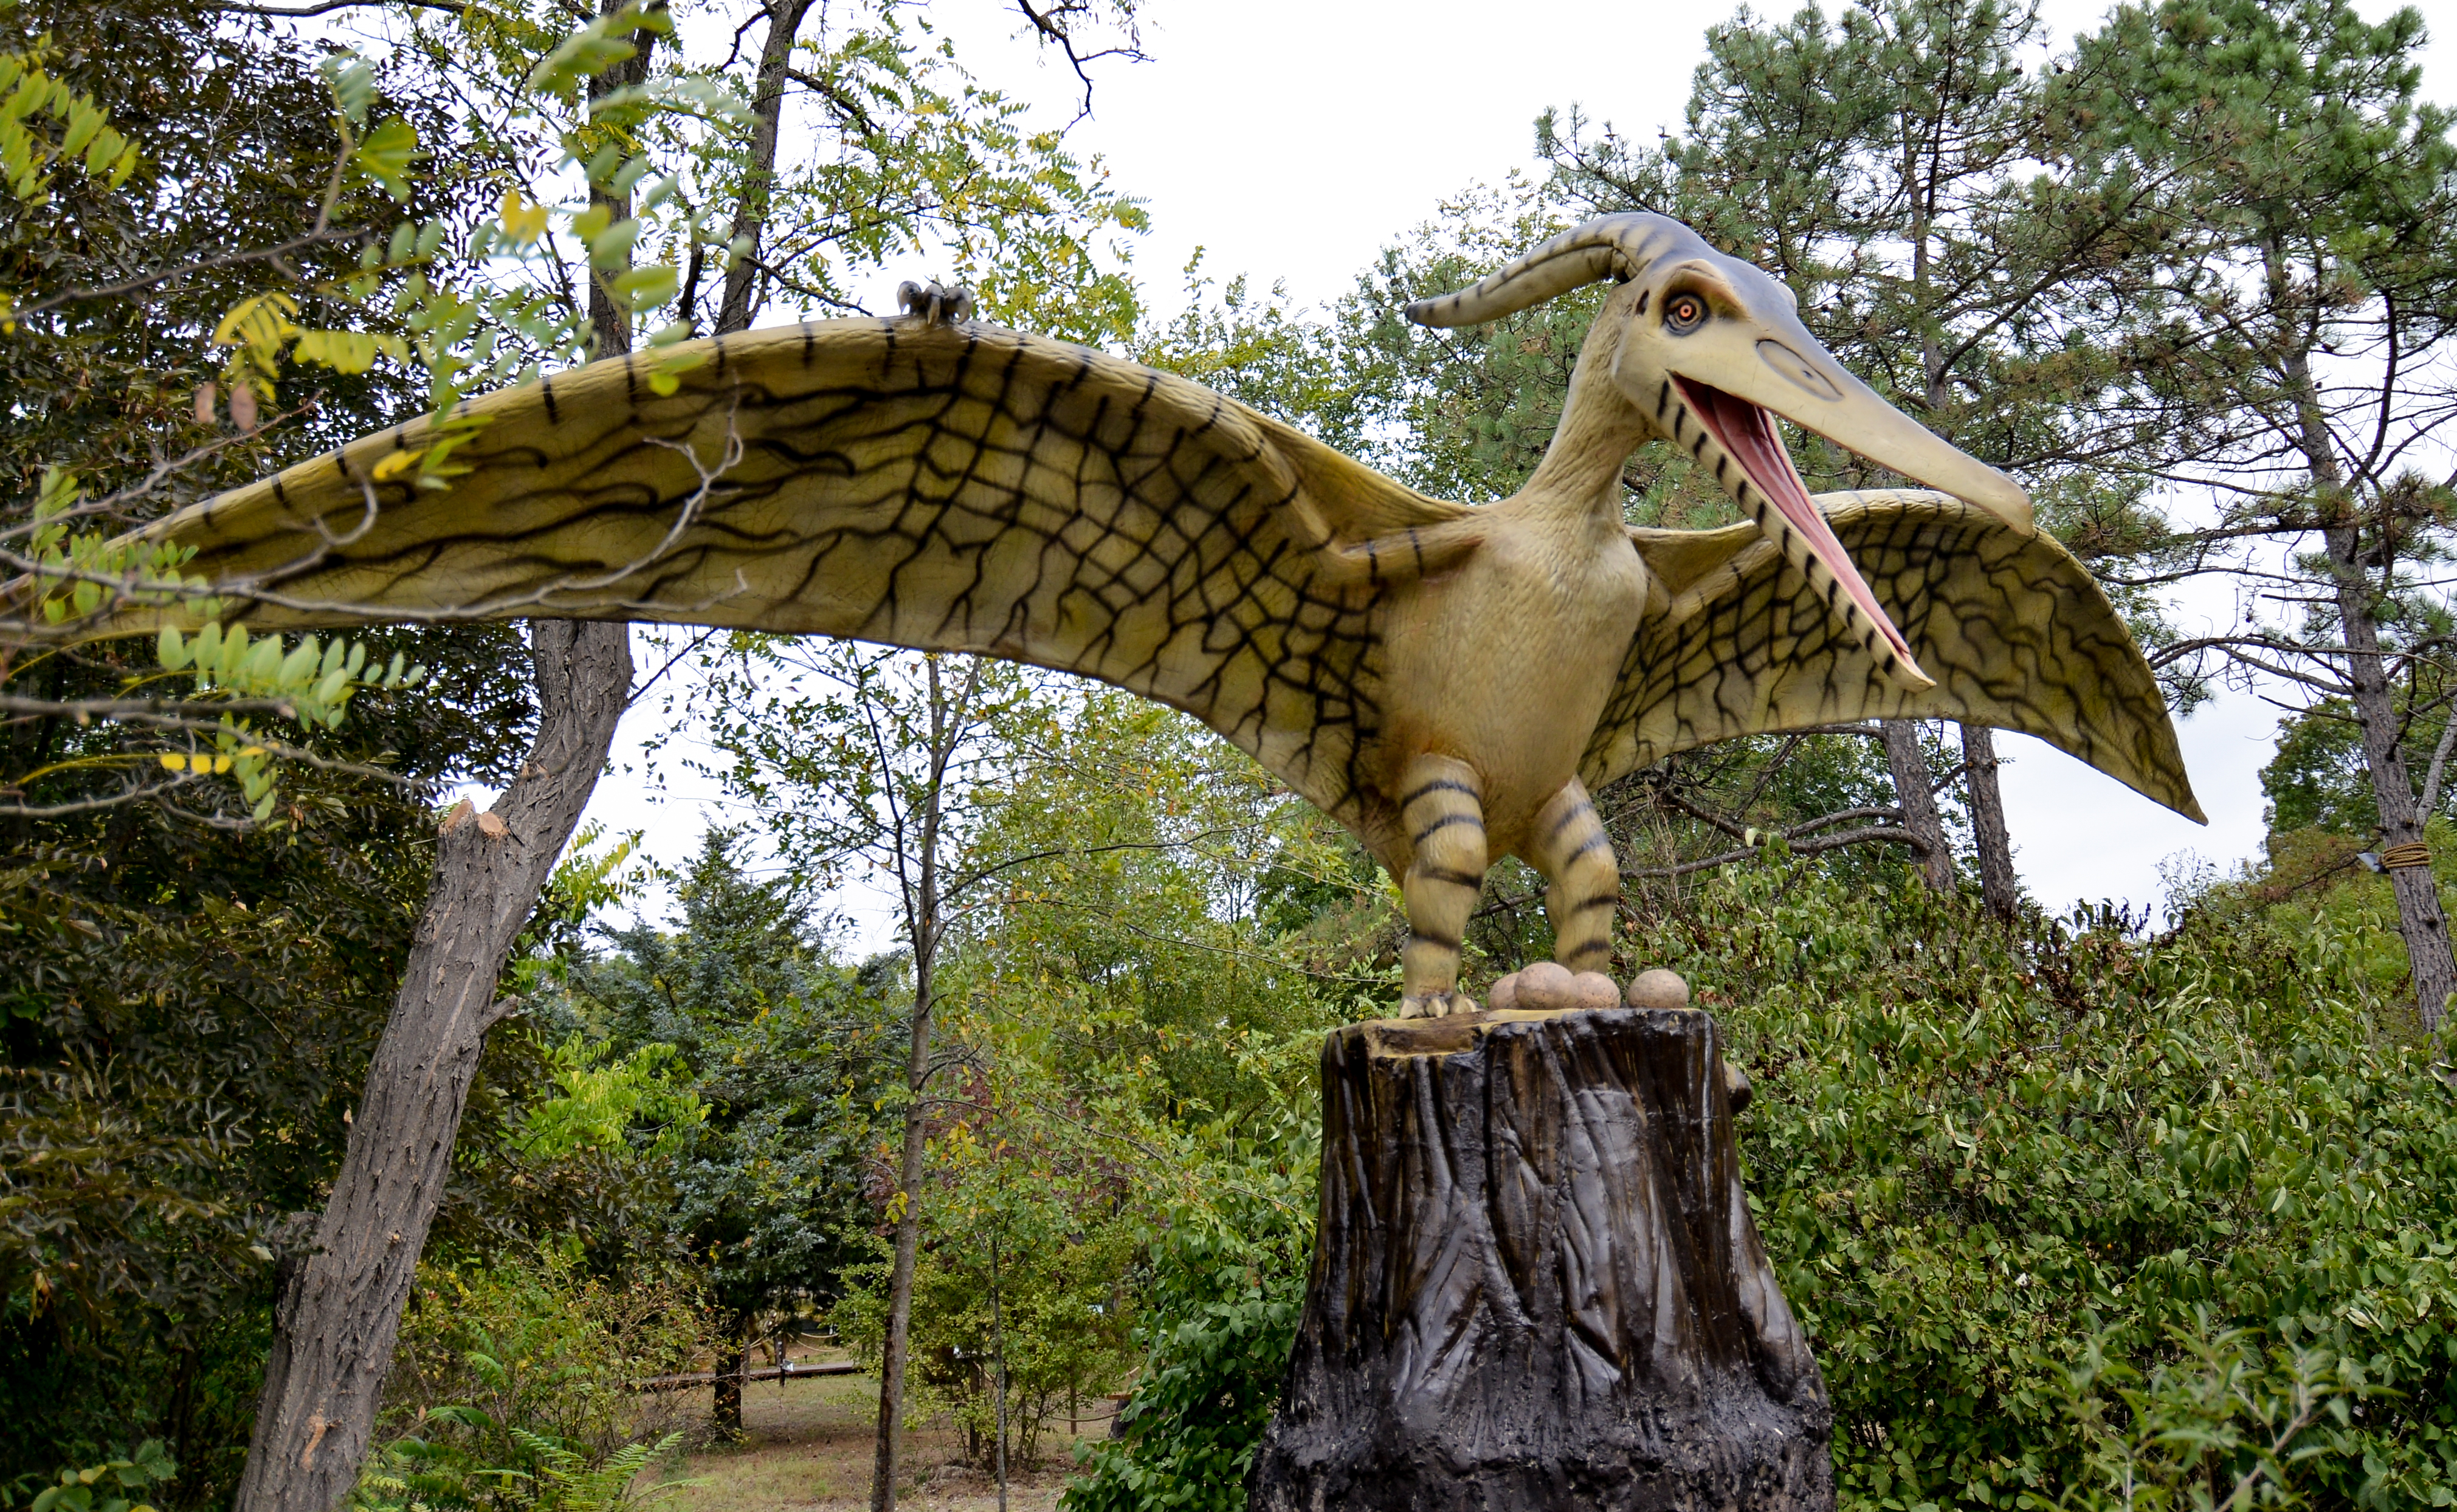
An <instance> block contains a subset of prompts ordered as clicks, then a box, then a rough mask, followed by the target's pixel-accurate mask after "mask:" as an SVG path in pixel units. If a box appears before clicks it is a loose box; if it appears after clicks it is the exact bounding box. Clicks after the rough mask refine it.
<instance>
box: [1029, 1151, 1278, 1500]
mask: <svg viewBox="0 0 2457 1512" xmlns="http://www.w3.org/2000/svg"><path fill="white" fill-rule="evenodd" d="M1312 1133H1313V1131H1312V1126H1311V1110H1308V1111H1307V1114H1306V1121H1305V1123H1303V1124H1301V1125H1300V1124H1296V1123H1294V1122H1292V1121H1285V1120H1284V1121H1283V1123H1282V1125H1281V1129H1280V1132H1279V1133H1278V1134H1277V1136H1276V1137H1273V1138H1270V1139H1268V1140H1264V1141H1259V1142H1257V1141H1250V1140H1249V1141H1241V1142H1233V1143H1230V1144H1229V1145H1228V1146H1227V1147H1226V1148H1225V1149H1224V1150H1223V1151H1222V1153H1221V1154H1220V1155H1218V1156H1217V1157H1216V1165H1215V1169H1214V1170H1213V1171H1212V1172H1211V1173H1209V1179H1208V1180H1207V1181H1206V1182H1205V1183H1204V1184H1205V1185H1206V1186H1207V1187H1208V1188H1209V1189H1210V1190H1211V1191H1212V1192H1213V1193H1214V1194H1215V1200H1214V1201H1213V1202H1212V1203H1211V1204H1210V1205H1208V1206H1205V1207H1202V1208H1182V1209H1181V1210H1180V1211H1178V1212H1176V1213H1175V1214H1173V1215H1171V1216H1170V1220H1169V1222H1168V1223H1167V1226H1166V1227H1164V1228H1162V1229H1160V1230H1159V1231H1157V1232H1156V1233H1154V1234H1152V1235H1150V1236H1148V1238H1147V1240H1146V1245H1145V1266H1146V1277H1145V1280H1146V1287H1145V1290H1146V1297H1145V1301H1144V1321H1143V1324H1142V1326H1141V1327H1140V1328H1138V1329H1137V1331H1136V1340H1137V1342H1138V1343H1140V1344H1141V1345H1142V1346H1143V1347H1144V1348H1145V1350H1146V1352H1147V1353H1148V1357H1149V1358H1148V1359H1147V1361H1146V1366H1145V1369H1144V1374H1143V1376H1142V1378H1141V1379H1138V1380H1137V1381H1136V1383H1135V1389H1134V1393H1133V1395H1132V1396H1131V1397H1130V1398H1128V1399H1127V1401H1126V1405H1125V1409H1124V1410H1123V1411H1122V1412H1121V1413H1120V1414H1119V1420H1118V1429H1119V1437H1116V1438H1113V1439H1111V1440H1108V1441H1106V1442H1103V1443H1098V1444H1094V1445H1091V1446H1090V1447H1089V1448H1088V1449H1087V1450H1085V1451H1084V1453H1083V1454H1082V1456H1081V1459H1082V1463H1083V1474H1082V1475H1081V1476H1079V1477H1078V1478H1077V1479H1076V1480H1075V1481H1073V1482H1072V1483H1070V1484H1069V1485H1068V1486H1067V1488H1066V1493H1065V1497H1064V1500H1063V1502H1062V1503H1061V1505H1062V1506H1063V1507H1064V1508H1066V1512H1130V1509H1137V1508H1161V1507H1167V1508H1172V1509H1179V1508H1182V1509H1186V1512H1242V1509H1243V1508H1244V1507H1245V1505H1246V1469H1247V1466H1248V1465H1249V1464H1250V1463H1251V1462H1252V1461H1253V1458H1254V1452H1255V1450H1256V1449H1257V1448H1259V1447H1260V1446H1261V1444H1262V1439H1263V1429H1264V1427H1265V1426H1266V1425H1267V1424H1269V1423H1270V1419H1271V1413H1272V1411H1273V1409H1274V1408H1276V1407H1277V1406H1278V1405H1279V1400H1280V1388H1281V1384H1282V1382H1283V1380H1284V1379H1285V1378H1286V1377H1287V1375H1288V1368H1289V1352H1290V1349H1292V1348H1294V1347H1295V1343H1296V1331H1297V1317H1298V1314H1299V1312H1300V1311H1301V1310H1302V1308H1303V1307H1304V1305H1305V1276H1306V1263H1307V1258H1308V1252H1309V1250H1310V1249H1311V1246H1312V1243H1313V1230H1314V1216H1315V1205H1314V1184H1315V1170H1314V1161H1315V1158H1316V1150H1317V1144H1316V1141H1315V1139H1314V1138H1313V1137H1312Z"/></svg>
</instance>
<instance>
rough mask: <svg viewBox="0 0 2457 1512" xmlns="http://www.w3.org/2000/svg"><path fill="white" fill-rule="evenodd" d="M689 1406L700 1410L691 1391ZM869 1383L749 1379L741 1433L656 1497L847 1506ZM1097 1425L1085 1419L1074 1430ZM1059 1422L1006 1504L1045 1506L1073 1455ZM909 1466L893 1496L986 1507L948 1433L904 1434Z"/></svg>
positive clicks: (990, 1493)
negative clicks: (1038, 1462) (677, 1486)
mask: <svg viewBox="0 0 2457 1512" xmlns="http://www.w3.org/2000/svg"><path fill="white" fill-rule="evenodd" d="M698 1407H699V1411H700V1412H701V1413H702V1414H703V1415H705V1414H706V1413H707V1411H708V1410H709V1401H708V1396H707V1394H706V1393H701V1394H700V1396H699V1400H698ZM877 1422H878V1381H877V1379H873V1378H871V1377H866V1376H824V1377H820V1378H818V1379H805V1380H787V1381H759V1382H754V1383H753V1384H751V1385H750V1386H747V1387H745V1388H744V1390H743V1393H742V1426H743V1431H744V1434H745V1436H746V1437H745V1440H744V1441H743V1442H741V1443H738V1444H730V1445H725V1446H722V1447H718V1448H713V1449H710V1450H707V1451H705V1452H703V1453H699V1454H694V1455H692V1456H691V1457H690V1458H689V1459H688V1460H686V1461H684V1463H683V1466H682V1468H681V1471H680V1474H681V1475H683V1476H685V1477H687V1478H689V1479H691V1480H693V1481H698V1482H699V1483H698V1484H696V1485H693V1486H690V1487H687V1488H686V1489H684V1490H683V1491H681V1492H680V1493H679V1494H677V1495H676V1496H675V1497H674V1498H673V1500H671V1502H667V1503H666V1506H667V1507H668V1508H669V1509H671V1512H786V1509H788V1508H791V1509H795V1512H801V1509H810V1508H816V1509H821V1512H854V1509H857V1508H865V1507H867V1506H868V1505H869V1504H870V1466H871V1459H872V1456H873V1454H874V1453H875V1452H876V1451H875V1448H874V1445H875V1444H876V1441H877V1440H876V1438H875V1437H874V1435H875V1432H876V1425H877ZM1101 1431H1102V1430H1101V1426H1100V1425H1097V1424H1086V1425H1085V1432H1084V1436H1085V1437H1086V1438H1091V1437H1096V1436H1097V1435H1098V1434H1099V1433H1100V1432H1101ZM1070 1441H1071V1440H1069V1439H1068V1438H1067V1434H1066V1424H1065V1423H1063V1422H1058V1423H1053V1424H1051V1425H1050V1426H1049V1427H1048V1428H1047V1429H1046V1430H1044V1431H1043V1435H1042V1444H1043V1463H1042V1468H1041V1469H1040V1470H1039V1472H1037V1473H1022V1472H1018V1473H1016V1474H1014V1475H1011V1476H1010V1477H1009V1478H1008V1481H1007V1507H1008V1509H1009V1512H1055V1508H1056V1507H1057V1505H1058V1495H1059V1492H1060V1491H1061V1490H1063V1488H1064V1486H1065V1483H1066V1477H1067V1475H1068V1474H1069V1473H1070V1471H1071V1469H1072V1467H1073V1464H1074V1460H1073V1456H1072V1455H1070V1454H1069V1453H1068V1445H1069V1443H1070ZM906 1444H907V1446H908V1447H907V1462H908V1463H909V1464H911V1465H912V1466H913V1468H914V1475H913V1477H912V1478H911V1479H910V1480H908V1481H906V1482H905V1487H906V1489H905V1491H904V1493H903V1494H902V1495H901V1496H899V1497H898V1499H897V1504H898V1506H899V1507H913V1508H916V1509H918V1512H995V1509H996V1508H997V1506H998V1487H997V1486H996V1485H995V1484H993V1483H991V1481H990V1480H989V1478H988V1477H987V1476H983V1475H981V1474H979V1473H978V1472H975V1471H972V1470H970V1469H969V1468H967V1467H964V1466H962V1465H961V1464H960V1463H953V1464H951V1463H950V1461H959V1460H960V1449H959V1448H958V1441H957V1438H956V1435H955V1434H953V1433H951V1432H946V1431H930V1430H924V1431H920V1432H916V1433H914V1434H912V1435H911V1436H910V1437H909V1438H908V1439H907V1440H906Z"/></svg>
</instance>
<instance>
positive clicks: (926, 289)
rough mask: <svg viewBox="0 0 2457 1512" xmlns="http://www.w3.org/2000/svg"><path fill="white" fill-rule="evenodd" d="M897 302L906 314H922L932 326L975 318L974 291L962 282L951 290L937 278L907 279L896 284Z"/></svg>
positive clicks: (920, 315)
mask: <svg viewBox="0 0 2457 1512" xmlns="http://www.w3.org/2000/svg"><path fill="white" fill-rule="evenodd" d="M896 302H897V303H898V305H900V306H902V307H903V310H904V313H905V314H906V315H913V316H919V317H921V318H922V319H924V320H926V321H928V322H929V323H930V324H932V325H953V324H955V323H956V322H957V321H959V320H969V319H971V318H972V317H973V291H971V290H970V289H967V288H965V287H964V286H963V285H962V284H957V285H956V286H955V287H954V288H952V289H951V288H948V287H947V286H945V285H944V284H941V283H939V282H938V281H937V280H935V279H934V280H932V281H931V282H929V283H915V282H913V281H912V280H910V279H907V280H906V281H904V282H903V283H901V284H898V286H897V289H896Z"/></svg>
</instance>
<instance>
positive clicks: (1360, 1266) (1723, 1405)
mask: <svg viewBox="0 0 2457 1512" xmlns="http://www.w3.org/2000/svg"><path fill="white" fill-rule="evenodd" d="M1495 1017H1497V1015H1459V1016H1456V1017H1451V1018H1436V1019H1411V1020H1407V1021H1405V1022H1404V1023H1402V1022H1390V1021H1386V1022H1382V1023H1374V1024H1359V1025H1355V1026H1353V1027H1352V1028H1348V1029H1344V1030H1340V1031H1337V1032H1334V1033H1333V1034H1332V1036H1331V1039H1330V1041H1329V1043H1328V1044H1326V1045H1325V1047H1324V1049H1323V1056H1322V1108H1323V1114H1322V1116H1323V1134H1322V1203H1321V1221H1320V1224H1319V1232H1318V1233H1317V1234H1316V1236H1315V1238H1314V1252H1313V1265H1312V1268H1311V1274H1310V1276H1309V1277H1308V1279H1307V1282H1306V1302H1305V1312H1304V1314H1303V1316H1302V1318H1300V1320H1299V1323H1298V1327H1297V1341H1296V1349H1295V1351H1294V1352H1293V1354H1292V1355H1291V1356H1290V1362H1289V1374H1288V1383H1287V1388H1286V1390H1285V1392H1284V1393H1283V1395H1282V1398H1281V1402H1280V1410H1279V1412H1278V1413H1277V1415H1275V1416H1274V1417H1273V1418H1272V1420H1271V1423H1270V1428H1269V1429H1268V1430H1266V1432H1265V1435H1264V1439H1263V1443H1262V1447H1261V1448H1260V1450H1259V1451H1258V1452H1257V1453H1256V1455H1255V1459H1254V1464H1253V1469H1252V1471H1251V1472H1250V1474H1249V1481H1248V1506H1249V1509H1250V1512H1318V1509H1321V1508H1332V1507H1335V1508H1340V1509H1342V1512H1401V1509H1409V1512H1488V1509H1494V1508H1503V1507H1507V1508H1510V1509H1512V1512H1676V1509H1678V1512H1689V1509H1692V1508H1698V1509H1704V1508H1713V1509H1716V1512H1830V1509H1831V1508H1832V1507H1833V1505H1834V1465H1833V1460H1832V1456H1831V1449H1830V1446H1831V1440H1832V1433H1833V1411H1832V1408H1831V1407H1830V1406H1829V1405H1828V1403H1827V1396H1826V1388H1825V1383H1824V1381H1823V1379H1822V1378H1821V1377H1820V1376H1819V1374H1818V1370H1817V1361H1816V1360H1815V1359H1814V1358H1813V1357H1812V1356H1811V1355H1810V1353H1809V1349H1808V1340H1807V1336H1806V1335H1805V1334H1804V1333H1803V1331H1802V1329H1801V1327H1800V1324H1799V1322H1798V1321H1797V1320H1796V1319H1795V1318H1794V1317H1793V1316H1792V1312H1791V1309H1790V1307H1789V1305H1788V1304H1786V1302H1785V1300H1784V1297H1783V1292H1782V1290H1781V1289H1780V1287H1779V1286H1778V1284H1777V1282H1776V1279H1775V1274H1774V1268H1773V1266H1772V1265H1771V1264H1770V1263H1768V1261H1767V1258H1766V1254H1765V1248H1764V1247H1763V1246H1762V1245H1761V1244H1760V1242H1759V1239H1758V1234H1757V1227H1756V1224H1755V1223H1754V1221H1753V1220H1752V1219H1751V1218H1750V1216H1749V1204H1748V1194H1747V1192H1746V1191H1745V1189H1744V1188H1743V1186H1742V1183H1741V1170H1740V1151H1739V1146H1738V1143H1737V1141H1736V1138H1735V1132H1734V1128H1733V1120H1734V1114H1736V1113H1737V1112H1739V1110H1740V1109H1741V1108H1742V1107H1744V1106H1745V1104H1746V1087H1747V1081H1746V1079H1745V1077H1742V1076H1740V1075H1738V1074H1737V1073H1734V1072H1733V1071H1732V1070H1731V1069H1730V1068H1728V1067H1726V1066H1725V1065H1724V1063H1723V1060H1722V1053H1721V1052H1722V1047H1721V1043H1720V1036H1719V1035H1718V1033H1717V1032H1716V1028H1715V1023H1714V1021H1713V1020H1712V1019H1710V1018H1708V1017H1707V1016H1706V1015H1705V1014H1704V1013H1701V1012H1694V1011H1686V1010H1655V1011H1648V1010H1641V1009H1613V1010H1606V1011H1595V1012H1578V1013H1568V1014H1563V1015H1561V1016H1559V1017H1555V1018H1544V1019H1534V1020H1524V1021H1520V1022H1516V1023H1504V1022H1487V1021H1486V1020H1488V1019H1492V1018H1495Z"/></svg>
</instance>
